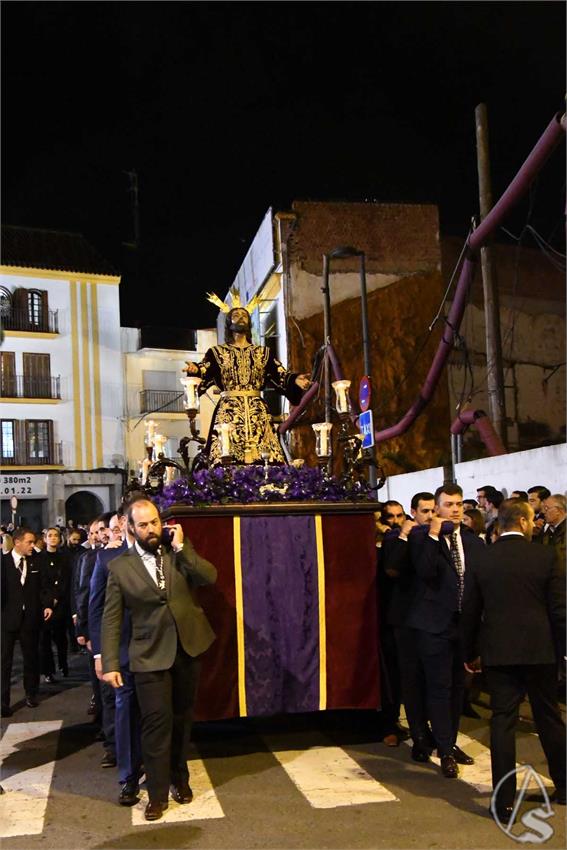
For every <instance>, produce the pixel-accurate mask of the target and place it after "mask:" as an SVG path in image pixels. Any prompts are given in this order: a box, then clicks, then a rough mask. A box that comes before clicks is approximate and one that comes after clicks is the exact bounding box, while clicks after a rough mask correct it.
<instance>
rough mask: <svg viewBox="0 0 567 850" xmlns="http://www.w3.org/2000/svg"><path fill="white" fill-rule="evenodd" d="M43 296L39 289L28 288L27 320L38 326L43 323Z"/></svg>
mask: <svg viewBox="0 0 567 850" xmlns="http://www.w3.org/2000/svg"><path fill="white" fill-rule="evenodd" d="M43 318H44V317H43V296H42V293H41V292H40V291H39V289H30V290H28V321H29V323H30V325H34V326H35V327H39V326H41V325H42V324H43Z"/></svg>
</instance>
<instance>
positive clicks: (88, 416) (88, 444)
mask: <svg viewBox="0 0 567 850" xmlns="http://www.w3.org/2000/svg"><path fill="white" fill-rule="evenodd" d="M81 319H82V334H81V336H82V340H83V393H84V395H83V411H84V422H85V468H86V469H92V468H93V426H92V405H91V357H90V355H91V352H90V341H89V313H88V305H87V285H86V283H84V282H83V283H81Z"/></svg>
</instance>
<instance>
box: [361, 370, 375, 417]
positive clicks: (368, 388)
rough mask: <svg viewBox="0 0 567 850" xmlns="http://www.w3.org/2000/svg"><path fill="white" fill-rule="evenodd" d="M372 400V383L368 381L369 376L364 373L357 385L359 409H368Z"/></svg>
mask: <svg viewBox="0 0 567 850" xmlns="http://www.w3.org/2000/svg"><path fill="white" fill-rule="evenodd" d="M371 401H372V384H371V382H370V378H369V376H368V375H365V376H364V378H362V380H361V381H360V385H359V387H358V403H359V404H360V409H361V410H362V411H365V410H368V409H369V408H370V402H371Z"/></svg>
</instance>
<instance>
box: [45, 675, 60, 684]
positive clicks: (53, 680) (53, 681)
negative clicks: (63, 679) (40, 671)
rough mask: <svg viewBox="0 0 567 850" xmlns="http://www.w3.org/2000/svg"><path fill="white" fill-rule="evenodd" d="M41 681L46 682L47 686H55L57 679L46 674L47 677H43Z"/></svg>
mask: <svg viewBox="0 0 567 850" xmlns="http://www.w3.org/2000/svg"><path fill="white" fill-rule="evenodd" d="M43 681H44V682H47V684H48V685H56V684H57V679H56V678H55V676H54V675H53V673H48V674H47V676H44V677H43Z"/></svg>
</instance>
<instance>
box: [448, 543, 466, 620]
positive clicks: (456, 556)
mask: <svg viewBox="0 0 567 850" xmlns="http://www.w3.org/2000/svg"><path fill="white" fill-rule="evenodd" d="M457 537H458V535H457V532H456V531H454V532H453V533H452V534H451V561H452V563H453V567H454V568H455V572H456V573H457V580H458V588H457V610H458V611H461V610H462V607H463V591H464V589H465V571H464V570H463V564H462V561H461V553H460V552H459V544H458V542H457Z"/></svg>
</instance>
